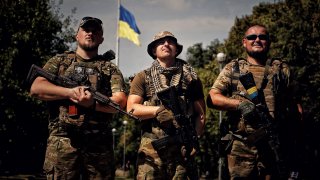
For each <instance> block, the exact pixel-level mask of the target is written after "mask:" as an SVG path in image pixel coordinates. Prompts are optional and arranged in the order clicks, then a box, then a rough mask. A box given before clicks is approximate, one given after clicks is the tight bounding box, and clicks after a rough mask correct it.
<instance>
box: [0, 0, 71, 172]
mask: <svg viewBox="0 0 320 180" xmlns="http://www.w3.org/2000/svg"><path fill="white" fill-rule="evenodd" d="M61 3H62V1H59V2H56V1H50V0H39V1H28V0H20V1H10V0H3V1H1V3H0V21H1V26H0V67H1V69H0V109H1V110H0V119H1V121H0V144H1V149H0V173H1V174H2V173H3V172H5V171H9V172H12V171H13V170H14V171H18V172H22V171H27V172H28V171H35V170H41V164H42V160H43V157H44V152H43V151H44V149H45V148H44V147H45V145H46V141H45V140H46V134H47V133H46V132H47V127H46V124H47V122H46V121H44V119H45V117H46V111H45V109H44V103H42V102H41V101H38V100H35V99H33V98H30V97H29V96H28V86H26V84H25V81H24V80H25V78H26V76H27V73H28V70H29V67H30V66H31V64H38V65H41V64H42V63H43V62H44V60H46V59H47V58H48V57H49V56H51V55H53V54H55V53H57V52H63V51H65V50H67V49H68V45H69V44H70V43H72V42H73V41H74V40H73V38H72V34H74V30H73V29H72V28H70V24H71V22H72V16H67V17H64V16H63V15H62V14H59V6H60V5H61Z"/></svg>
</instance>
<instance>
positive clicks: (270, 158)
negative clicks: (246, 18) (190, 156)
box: [207, 25, 290, 179]
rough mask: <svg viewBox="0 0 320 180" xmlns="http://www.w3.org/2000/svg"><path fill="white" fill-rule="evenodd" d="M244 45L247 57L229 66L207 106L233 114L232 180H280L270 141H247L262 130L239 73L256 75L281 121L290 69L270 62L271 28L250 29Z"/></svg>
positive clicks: (234, 61)
mask: <svg viewBox="0 0 320 180" xmlns="http://www.w3.org/2000/svg"><path fill="white" fill-rule="evenodd" d="M242 44H243V47H244V48H245V50H246V52H247V58H246V59H242V58H239V59H236V60H232V61H231V62H230V63H228V64H226V66H225V67H224V68H223V70H222V72H221V73H220V74H219V76H218V78H217V79H216V81H215V82H214V84H213V86H212V88H211V90H210V92H209V98H210V99H208V102H207V103H208V106H209V107H213V108H216V109H220V110H227V111H228V113H229V114H228V115H229V123H230V131H231V133H232V136H231V137H232V138H231V139H230V140H231V142H232V144H231V145H230V149H228V169H229V173H230V177H231V179H270V178H271V177H272V178H273V179H274V178H279V174H277V170H276V169H275V167H276V164H275V163H276V161H275V157H274V154H273V152H272V150H271V149H270V146H269V145H268V144H267V142H266V141H264V140H261V141H259V142H258V143H257V144H254V145H249V144H247V143H245V141H243V140H245V139H246V137H248V136H249V135H250V134H252V133H254V132H255V131H256V130H257V128H259V126H257V124H258V123H259V122H257V121H259V120H258V119H257V117H258V116H256V110H255V109H256V107H255V105H254V104H253V103H252V102H251V101H250V100H248V99H247V98H246V97H247V95H248V92H247V91H246V89H245V88H244V87H243V85H242V84H241V82H240V81H239V73H242V74H245V73H247V72H251V73H252V74H253V77H254V81H255V84H256V86H257V89H258V92H259V93H262V94H263V97H264V100H265V104H266V106H267V108H268V112H269V114H270V115H271V116H272V117H273V120H274V121H279V120H280V119H281V117H280V116H281V115H282V114H283V113H285V112H284V111H285V110H286V109H285V107H288V106H289V104H288V102H289V101H288V100H287V99H286V98H288V97H285V95H286V94H289V93H288V92H290V90H289V88H288V87H289V86H288V85H289V74H290V73H289V72H290V71H289V67H288V66H287V64H285V63H283V62H281V61H279V59H273V60H268V59H267V53H268V51H269V47H270V39H269V33H268V31H267V29H266V28H265V27H264V26H262V25H254V26H251V27H250V28H248V29H247V31H246V32H245V36H244V38H243V40H242ZM237 68H238V72H237V71H236V69H237ZM275 84H278V87H275ZM276 93H277V94H276ZM278 93H279V94H278ZM252 117H253V118H252ZM273 123H277V122H273ZM229 137H230V136H229Z"/></svg>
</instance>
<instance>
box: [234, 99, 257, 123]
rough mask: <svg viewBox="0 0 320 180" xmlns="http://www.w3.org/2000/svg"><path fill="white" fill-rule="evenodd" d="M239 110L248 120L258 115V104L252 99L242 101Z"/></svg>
mask: <svg viewBox="0 0 320 180" xmlns="http://www.w3.org/2000/svg"><path fill="white" fill-rule="evenodd" d="M237 110H239V111H240V112H241V115H242V117H243V118H244V119H245V120H247V121H251V120H253V119H255V117H256V114H257V113H256V106H255V105H254V104H253V103H252V102H250V101H242V102H241V103H240V104H239V105H238V107H237Z"/></svg>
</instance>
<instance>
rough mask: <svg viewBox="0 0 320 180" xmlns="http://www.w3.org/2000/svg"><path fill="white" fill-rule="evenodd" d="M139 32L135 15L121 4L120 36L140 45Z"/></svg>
mask: <svg viewBox="0 0 320 180" xmlns="http://www.w3.org/2000/svg"><path fill="white" fill-rule="evenodd" d="M139 34H140V30H139V28H138V26H137V24H136V20H135V19H134V16H133V15H132V14H131V13H130V12H129V11H128V10H127V9H125V8H124V7H123V6H122V5H120V19H119V37H122V38H127V39H129V40H130V41H132V42H133V43H134V44H136V45H138V46H140V41H139Z"/></svg>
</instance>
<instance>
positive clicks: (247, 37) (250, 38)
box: [246, 34, 269, 41]
mask: <svg viewBox="0 0 320 180" xmlns="http://www.w3.org/2000/svg"><path fill="white" fill-rule="evenodd" d="M257 37H258V38H259V39H260V40H269V35H267V34H259V35H256V34H250V35H248V36H246V39H248V40H251V41H253V40H256V39H257Z"/></svg>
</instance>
